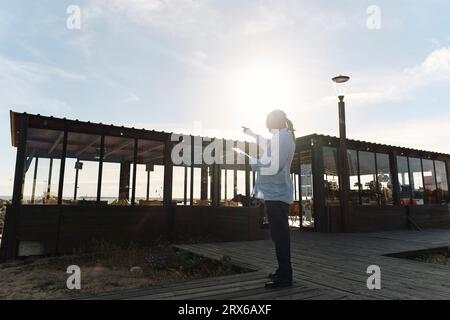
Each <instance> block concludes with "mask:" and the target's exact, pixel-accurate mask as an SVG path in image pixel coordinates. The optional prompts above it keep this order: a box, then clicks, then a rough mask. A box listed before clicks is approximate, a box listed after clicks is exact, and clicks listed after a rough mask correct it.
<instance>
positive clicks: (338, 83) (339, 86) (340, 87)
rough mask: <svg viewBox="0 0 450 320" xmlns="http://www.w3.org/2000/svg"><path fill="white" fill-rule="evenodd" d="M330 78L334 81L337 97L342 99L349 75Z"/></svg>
mask: <svg viewBox="0 0 450 320" xmlns="http://www.w3.org/2000/svg"><path fill="white" fill-rule="evenodd" d="M331 80H333V82H334V87H335V90H336V95H337V96H338V97H339V100H340V101H342V100H343V99H344V96H345V92H346V91H347V82H348V80H350V77H349V76H343V75H339V76H337V77H334V78H332V79H331Z"/></svg>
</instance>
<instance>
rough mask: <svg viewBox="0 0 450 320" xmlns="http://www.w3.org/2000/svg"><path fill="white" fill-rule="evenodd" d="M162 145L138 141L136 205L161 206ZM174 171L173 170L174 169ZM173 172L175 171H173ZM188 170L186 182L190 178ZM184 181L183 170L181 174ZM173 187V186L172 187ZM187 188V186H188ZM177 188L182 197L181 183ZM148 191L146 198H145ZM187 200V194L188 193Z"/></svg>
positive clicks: (162, 184)
mask: <svg viewBox="0 0 450 320" xmlns="http://www.w3.org/2000/svg"><path fill="white" fill-rule="evenodd" d="M163 162H164V143H163V142H160V141H152V140H138V154H137V166H136V203H137V204H139V205H152V206H154V205H157V206H162V204H163V188H164V166H163ZM174 169H175V168H174ZM174 172H175V171H174ZM189 173H190V171H189V170H188V181H189V177H190V174H189ZM182 177H183V180H184V169H183V173H182ZM174 187H175V185H174ZM188 187H189V185H188ZM177 188H178V189H179V188H181V189H182V196H184V190H183V189H184V185H183V183H181V185H180V186H177ZM147 191H148V197H147ZM188 199H189V193H188Z"/></svg>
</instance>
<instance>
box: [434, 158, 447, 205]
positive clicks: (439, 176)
mask: <svg viewBox="0 0 450 320" xmlns="http://www.w3.org/2000/svg"><path fill="white" fill-rule="evenodd" d="M434 163H435V166H436V180H437V193H438V195H439V201H440V203H447V201H448V180H447V170H446V169H445V162H443V161H435V162H434Z"/></svg>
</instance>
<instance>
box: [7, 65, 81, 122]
mask: <svg viewBox="0 0 450 320" xmlns="http://www.w3.org/2000/svg"><path fill="white" fill-rule="evenodd" d="M0 70H2V72H0V87H1V88H2V102H1V105H0V108H1V109H2V110H6V109H8V108H14V107H18V108H19V109H25V110H26V111H31V112H32V111H34V110H36V111H38V112H48V113H55V112H58V114H61V112H63V113H65V112H68V111H69V110H70V106H69V104H68V103H66V102H65V101H61V100H59V99H57V98H52V97H51V96H47V95H45V94H44V93H42V91H41V90H42V87H43V86H45V85H46V84H48V83H49V82H51V81H55V80H57V79H58V80H60V79H62V80H65V81H83V80H84V79H85V78H84V77H83V76H81V75H79V74H75V73H72V72H68V71H65V70H63V69H60V68H56V67H52V66H49V65H45V64H37V63H30V62H23V61H17V60H10V59H7V58H5V57H2V56H0ZM55 96H56V95H55Z"/></svg>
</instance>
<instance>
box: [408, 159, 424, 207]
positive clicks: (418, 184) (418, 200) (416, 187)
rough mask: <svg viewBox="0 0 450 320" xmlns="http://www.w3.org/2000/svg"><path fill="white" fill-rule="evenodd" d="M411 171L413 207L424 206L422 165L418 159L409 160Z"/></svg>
mask: <svg viewBox="0 0 450 320" xmlns="http://www.w3.org/2000/svg"><path fill="white" fill-rule="evenodd" d="M409 169H410V171H411V186H412V191H413V199H412V204H413V205H423V204H424V202H423V177H422V165H421V161H420V159H418V158H409Z"/></svg>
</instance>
